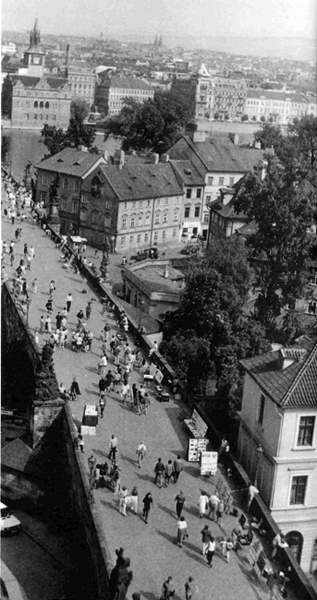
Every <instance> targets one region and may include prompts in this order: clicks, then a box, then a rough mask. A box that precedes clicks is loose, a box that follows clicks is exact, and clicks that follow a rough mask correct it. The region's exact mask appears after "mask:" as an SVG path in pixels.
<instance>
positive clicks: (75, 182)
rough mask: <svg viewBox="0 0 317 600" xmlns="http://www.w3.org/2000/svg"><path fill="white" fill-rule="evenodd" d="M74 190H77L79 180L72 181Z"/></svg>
mask: <svg viewBox="0 0 317 600" xmlns="http://www.w3.org/2000/svg"><path fill="white" fill-rule="evenodd" d="M74 192H79V181H74Z"/></svg>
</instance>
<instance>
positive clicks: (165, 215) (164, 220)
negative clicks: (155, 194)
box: [163, 210, 168, 223]
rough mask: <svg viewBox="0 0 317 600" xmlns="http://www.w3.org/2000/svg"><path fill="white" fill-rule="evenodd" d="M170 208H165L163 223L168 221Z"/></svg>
mask: <svg viewBox="0 0 317 600" xmlns="http://www.w3.org/2000/svg"><path fill="white" fill-rule="evenodd" d="M167 217H168V210H164V212H163V223H167Z"/></svg>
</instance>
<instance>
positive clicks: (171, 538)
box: [156, 529, 177, 546]
mask: <svg viewBox="0 0 317 600" xmlns="http://www.w3.org/2000/svg"><path fill="white" fill-rule="evenodd" d="M156 533H158V534H159V535H160V536H162V537H163V538H165V539H166V540H167V541H168V542H171V543H172V544H173V545H174V546H176V545H177V544H176V535H170V534H169V533H165V531H160V530H159V529H156Z"/></svg>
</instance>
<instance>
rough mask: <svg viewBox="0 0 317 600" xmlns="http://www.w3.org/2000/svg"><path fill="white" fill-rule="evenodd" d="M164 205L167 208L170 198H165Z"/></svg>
mask: <svg viewBox="0 0 317 600" xmlns="http://www.w3.org/2000/svg"><path fill="white" fill-rule="evenodd" d="M164 204H165V206H167V205H168V198H165V200H164Z"/></svg>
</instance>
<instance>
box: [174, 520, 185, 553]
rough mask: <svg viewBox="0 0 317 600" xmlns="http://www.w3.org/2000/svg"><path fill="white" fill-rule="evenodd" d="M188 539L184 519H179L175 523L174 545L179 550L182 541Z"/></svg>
mask: <svg viewBox="0 0 317 600" xmlns="http://www.w3.org/2000/svg"><path fill="white" fill-rule="evenodd" d="M187 538H188V531H187V523H186V521H185V517H181V518H180V519H179V521H178V522H177V539H176V543H177V544H178V546H179V547H180V548H181V547H182V545H183V542H184V540H186V539H187Z"/></svg>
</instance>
